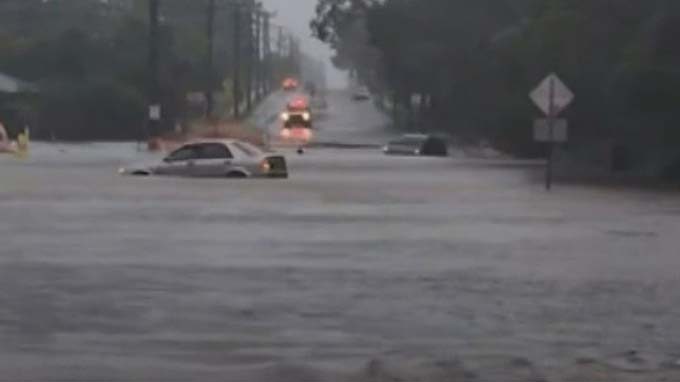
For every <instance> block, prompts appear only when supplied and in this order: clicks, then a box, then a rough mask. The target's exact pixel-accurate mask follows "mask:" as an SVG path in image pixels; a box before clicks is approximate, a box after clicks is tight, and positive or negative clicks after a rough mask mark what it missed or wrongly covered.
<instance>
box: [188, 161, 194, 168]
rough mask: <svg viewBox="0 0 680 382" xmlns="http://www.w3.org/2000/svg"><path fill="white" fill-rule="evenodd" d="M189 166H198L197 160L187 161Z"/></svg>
mask: <svg viewBox="0 0 680 382" xmlns="http://www.w3.org/2000/svg"><path fill="white" fill-rule="evenodd" d="M187 166H189V167H194V166H196V162H194V161H192V160H190V161H188V162H187Z"/></svg>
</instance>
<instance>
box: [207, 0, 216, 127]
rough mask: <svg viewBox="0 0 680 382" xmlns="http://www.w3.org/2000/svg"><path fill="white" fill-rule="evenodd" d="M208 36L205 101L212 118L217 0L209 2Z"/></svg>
mask: <svg viewBox="0 0 680 382" xmlns="http://www.w3.org/2000/svg"><path fill="white" fill-rule="evenodd" d="M207 12H208V13H207V31H206V32H207V36H208V52H207V53H208V54H207V57H206V72H207V73H206V84H205V85H206V87H205V100H206V111H205V113H206V117H208V118H210V117H212V114H213V109H214V106H215V99H214V94H213V90H214V89H213V86H214V82H215V69H214V59H215V0H208V9H207Z"/></svg>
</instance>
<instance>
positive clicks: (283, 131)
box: [281, 129, 290, 138]
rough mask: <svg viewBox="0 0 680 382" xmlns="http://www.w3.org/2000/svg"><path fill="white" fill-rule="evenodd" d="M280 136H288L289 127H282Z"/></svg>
mask: <svg viewBox="0 0 680 382" xmlns="http://www.w3.org/2000/svg"><path fill="white" fill-rule="evenodd" d="M281 137H283V138H290V130H289V129H283V130H281Z"/></svg>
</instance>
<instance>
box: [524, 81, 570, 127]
mask: <svg viewBox="0 0 680 382" xmlns="http://www.w3.org/2000/svg"><path fill="white" fill-rule="evenodd" d="M529 96H530V97H531V100H532V101H534V103H535V104H536V106H538V108H539V109H541V110H542V111H543V113H545V115H547V116H551V115H552V117H557V116H558V115H559V114H560V113H561V112H562V111H563V110H564V109H566V108H567V107H568V106H569V105H570V104H571V103H572V102H573V101H574V93H572V91H571V90H570V89H569V88H568V87H567V85H565V84H564V82H562V80H561V79H560V78H559V77H557V75H555V74H551V75H549V76H548V77H546V78H545V79H544V80H543V81H542V82H541V83H540V84H539V85H538V87H536V89H534V91H532V92H531V94H530V95H529ZM551 105H552V106H551Z"/></svg>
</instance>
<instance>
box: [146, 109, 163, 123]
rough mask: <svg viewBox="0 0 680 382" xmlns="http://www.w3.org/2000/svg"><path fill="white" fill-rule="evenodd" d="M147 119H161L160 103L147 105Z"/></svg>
mask: <svg viewBox="0 0 680 382" xmlns="http://www.w3.org/2000/svg"><path fill="white" fill-rule="evenodd" d="M149 119H150V120H152V121H160V120H161V105H149Z"/></svg>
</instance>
